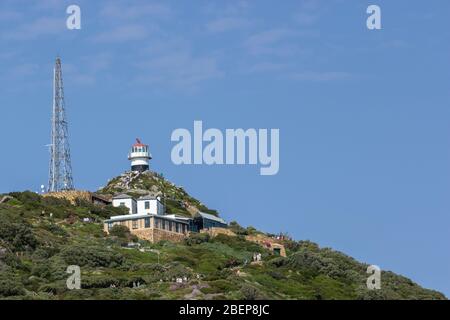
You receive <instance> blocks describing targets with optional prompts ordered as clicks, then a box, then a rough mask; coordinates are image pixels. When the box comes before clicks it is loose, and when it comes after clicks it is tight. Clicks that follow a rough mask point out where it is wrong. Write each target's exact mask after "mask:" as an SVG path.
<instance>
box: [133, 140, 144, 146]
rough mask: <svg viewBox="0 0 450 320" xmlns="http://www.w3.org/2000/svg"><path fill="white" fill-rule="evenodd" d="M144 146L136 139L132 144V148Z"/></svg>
mask: <svg viewBox="0 0 450 320" xmlns="http://www.w3.org/2000/svg"><path fill="white" fill-rule="evenodd" d="M146 146H147V145H146V144H143V143H142V142H141V140H139V138H136V143H135V144H133V147H146Z"/></svg>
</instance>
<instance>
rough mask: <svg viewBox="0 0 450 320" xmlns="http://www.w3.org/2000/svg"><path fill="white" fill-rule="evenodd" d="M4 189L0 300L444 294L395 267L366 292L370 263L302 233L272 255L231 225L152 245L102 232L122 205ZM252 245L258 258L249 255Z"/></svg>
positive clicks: (121, 232) (122, 231) (118, 230)
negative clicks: (72, 271) (75, 286)
mask: <svg viewBox="0 0 450 320" xmlns="http://www.w3.org/2000/svg"><path fill="white" fill-rule="evenodd" d="M10 195H11V196H12V197H13V199H11V200H10V201H8V202H6V203H4V204H0V298H1V299H248V300H254V299H445V297H444V296H443V295H442V294H441V293H439V292H435V291H432V290H427V289H423V288H421V287H420V286H418V285H417V284H415V283H413V282H412V281H411V280H409V279H406V278H404V277H402V276H399V275H396V274H394V273H392V272H383V273H382V289H381V290H377V291H369V290H367V288H366V285H365V283H366V279H367V274H366V269H367V265H365V264H362V263H359V262H357V261H356V260H354V259H352V258H351V257H348V256H346V255H344V254H342V253H340V252H336V251H333V250H331V249H328V248H320V247H319V246H318V245H317V244H315V243H312V242H309V241H293V240H286V241H285V246H286V248H287V251H288V257H287V258H282V257H279V256H276V255H272V253H271V252H269V251H267V250H266V249H264V248H262V247H261V246H259V245H257V244H255V243H252V242H248V241H246V240H245V238H244V235H246V234H254V233H258V231H256V230H255V229H254V228H243V227H241V226H239V225H238V224H237V223H233V224H232V229H233V230H234V231H236V232H237V233H238V236H237V237H230V236H226V235H219V236H217V237H215V238H210V237H209V236H208V235H206V234H192V235H191V236H190V237H189V238H187V239H186V240H185V241H184V242H183V243H179V244H174V243H170V242H165V241H163V242H160V243H156V244H152V243H149V242H147V241H142V240H138V239H137V238H136V237H135V236H133V235H132V234H131V233H130V231H129V230H128V229H127V228H125V227H119V226H118V227H114V228H113V230H112V232H111V234H110V235H109V236H106V235H105V234H104V233H103V230H102V223H101V222H102V220H103V219H104V218H105V217H109V216H111V215H115V214H123V212H121V211H120V210H121V209H120V208H119V209H117V208H112V207H109V206H106V207H97V206H93V205H91V204H89V203H83V202H78V203H77V205H71V204H70V203H69V202H67V201H64V200H60V199H56V198H51V197H50V198H43V197H41V196H39V195H37V194H34V193H32V192H23V193H11V194H10ZM197 205H200V204H199V203H197ZM85 217H89V218H91V221H92V222H82V221H83V218H85ZM130 242H135V243H136V245H135V246H132V247H128V246H127V244H128V243H130ZM255 252H259V253H261V255H262V263H260V264H255V263H251V260H252V257H253V254H254V253H255ZM69 265H78V266H80V267H81V290H68V289H67V287H66V279H67V278H68V276H69V274H67V273H66V270H67V267H68V266H69ZM177 278H178V279H184V280H183V282H182V283H177V282H176V279H177Z"/></svg>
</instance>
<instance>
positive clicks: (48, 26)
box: [2, 16, 66, 40]
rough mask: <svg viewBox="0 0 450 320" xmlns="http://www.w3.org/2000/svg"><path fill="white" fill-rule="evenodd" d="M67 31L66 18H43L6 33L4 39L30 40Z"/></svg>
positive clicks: (25, 23) (3, 35)
mask: <svg viewBox="0 0 450 320" xmlns="http://www.w3.org/2000/svg"><path fill="white" fill-rule="evenodd" d="M64 30H66V24H65V16H61V17H60V18H49V17H42V18H38V19H36V20H34V21H31V22H24V24H23V25H21V26H20V27H18V28H17V29H15V30H10V31H9V32H8V31H7V32H4V33H3V34H2V38H4V39H10V40H30V39H36V38H38V37H41V36H48V35H56V34H59V33H61V32H63V31H64Z"/></svg>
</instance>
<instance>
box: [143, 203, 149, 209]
mask: <svg viewBox="0 0 450 320" xmlns="http://www.w3.org/2000/svg"><path fill="white" fill-rule="evenodd" d="M144 205H145V209H146V210H148V209H150V201H145V204H144Z"/></svg>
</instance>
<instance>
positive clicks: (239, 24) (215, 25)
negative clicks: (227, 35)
mask: <svg viewBox="0 0 450 320" xmlns="http://www.w3.org/2000/svg"><path fill="white" fill-rule="evenodd" d="M251 25H252V23H251V22H250V21H249V20H247V19H244V18H237V17H223V18H218V19H216V20H213V21H210V22H208V23H207V25H206V28H207V30H208V31H209V32H213V33H218V32H225V31H230V30H237V29H242V28H247V27H249V26H251Z"/></svg>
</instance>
